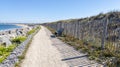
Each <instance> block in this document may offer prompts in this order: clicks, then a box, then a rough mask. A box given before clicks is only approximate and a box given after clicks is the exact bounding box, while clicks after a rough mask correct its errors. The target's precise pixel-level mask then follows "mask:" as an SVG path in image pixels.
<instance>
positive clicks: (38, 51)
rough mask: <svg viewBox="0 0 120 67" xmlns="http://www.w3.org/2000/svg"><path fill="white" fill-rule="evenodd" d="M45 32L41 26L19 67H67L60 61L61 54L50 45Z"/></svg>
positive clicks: (48, 37)
mask: <svg viewBox="0 0 120 67" xmlns="http://www.w3.org/2000/svg"><path fill="white" fill-rule="evenodd" d="M46 30H47V29H46V28H45V27H43V26H41V30H40V31H39V32H38V33H37V34H36V35H35V36H34V38H33V40H32V43H31V45H30V47H29V49H28V51H27V53H26V56H25V59H24V60H23V62H22V63H21V67H69V66H68V65H67V64H66V63H65V62H64V61H61V59H62V57H61V54H60V52H59V51H58V50H57V48H56V47H55V46H53V45H52V44H53V43H52V41H51V40H50V36H48V33H47V32H46Z"/></svg>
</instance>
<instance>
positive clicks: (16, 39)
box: [12, 36, 27, 44]
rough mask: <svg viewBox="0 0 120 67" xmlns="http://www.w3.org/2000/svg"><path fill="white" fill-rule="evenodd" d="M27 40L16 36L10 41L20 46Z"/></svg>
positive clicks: (24, 37)
mask: <svg viewBox="0 0 120 67" xmlns="http://www.w3.org/2000/svg"><path fill="white" fill-rule="evenodd" d="M26 39H27V37H26V36H18V37H15V38H13V39H12V43H15V44H20V43H22V42H23V41H25V40H26Z"/></svg>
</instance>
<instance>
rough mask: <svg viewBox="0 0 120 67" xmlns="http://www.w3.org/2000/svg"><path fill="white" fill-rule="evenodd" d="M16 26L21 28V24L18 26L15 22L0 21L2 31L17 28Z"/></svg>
mask: <svg viewBox="0 0 120 67" xmlns="http://www.w3.org/2000/svg"><path fill="white" fill-rule="evenodd" d="M16 28H21V26H16V25H15V24H2V23H0V31H3V30H10V29H16Z"/></svg>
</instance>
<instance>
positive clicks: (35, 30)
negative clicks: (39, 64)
mask: <svg viewBox="0 0 120 67" xmlns="http://www.w3.org/2000/svg"><path fill="white" fill-rule="evenodd" d="M39 30H40V27H37V28H36V29H33V30H30V31H29V32H28V35H31V34H34V35H35V34H36V33H37V32H38V31H39ZM34 35H33V36H32V38H31V39H30V41H29V43H28V44H27V45H26V47H25V51H24V52H23V54H22V55H21V56H19V57H18V58H19V62H18V63H16V64H15V67H20V64H21V63H22V61H23V59H25V55H26V53H27V50H28V48H29V46H30V44H31V42H32V39H33V37H34Z"/></svg>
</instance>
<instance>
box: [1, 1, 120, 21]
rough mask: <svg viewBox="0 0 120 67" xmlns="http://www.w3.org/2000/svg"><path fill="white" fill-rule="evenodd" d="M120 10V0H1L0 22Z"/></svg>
mask: <svg viewBox="0 0 120 67" xmlns="http://www.w3.org/2000/svg"><path fill="white" fill-rule="evenodd" d="M114 10H120V0H0V23H2V22H8V23H11V22H12V23H44V22H52V21H58V20H65V19H75V18H84V17H90V16H93V15H97V14H99V13H106V12H109V11H114Z"/></svg>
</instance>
